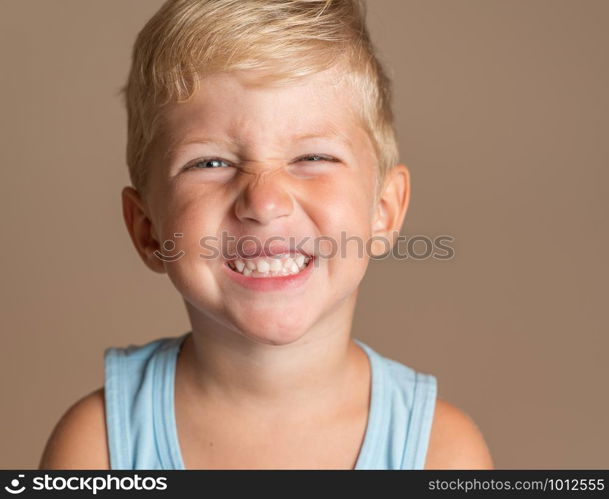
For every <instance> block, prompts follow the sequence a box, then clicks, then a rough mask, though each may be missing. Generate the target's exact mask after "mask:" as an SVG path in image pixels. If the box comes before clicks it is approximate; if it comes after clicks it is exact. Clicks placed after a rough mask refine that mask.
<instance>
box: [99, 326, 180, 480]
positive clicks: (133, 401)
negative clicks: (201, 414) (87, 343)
mask: <svg viewBox="0 0 609 499" xmlns="http://www.w3.org/2000/svg"><path fill="white" fill-rule="evenodd" d="M186 334H188V333H186ZM186 334H184V335H182V336H179V337H165V338H160V339H156V340H154V341H150V342H148V343H146V344H143V345H133V344H131V345H129V346H127V347H109V348H106V350H105V351H104V397H105V415H106V428H107V440H108V450H109V454H110V468H111V469H117V470H121V469H122V470H125V469H129V470H133V469H173V467H174V461H175V456H173V455H172V453H171V447H169V446H168V442H169V441H171V436H172V435H171V434H170V433H169V432H168V430H167V429H168V428H172V427H175V425H173V426H172V423H173V421H166V419H167V411H166V401H167V400H168V399H169V398H170V397H171V399H172V398H173V379H174V373H175V353H176V349H177V347H178V346H179V344H180V343H181V340H182V339H183V338H184V337H185V336H186ZM169 414H170V416H173V415H174V413H173V411H171V412H170V413H169Z"/></svg>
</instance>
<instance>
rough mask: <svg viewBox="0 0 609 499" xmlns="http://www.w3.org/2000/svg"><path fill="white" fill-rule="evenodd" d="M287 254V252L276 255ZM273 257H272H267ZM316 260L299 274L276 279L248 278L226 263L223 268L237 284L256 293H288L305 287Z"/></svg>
mask: <svg viewBox="0 0 609 499" xmlns="http://www.w3.org/2000/svg"><path fill="white" fill-rule="evenodd" d="M280 253H287V252H286V251H282V252H278V253H274V254H280ZM266 256H271V255H266ZM314 263H315V258H314V257H311V259H310V260H309V263H308V264H307V266H306V267H305V268H304V269H302V270H301V271H300V272H299V273H298V274H292V275H282V276H276V277H248V276H245V275H243V274H240V273H238V272H235V271H234V270H232V269H231V268H230V267H229V266H228V262H224V264H223V265H222V267H223V268H224V270H225V271H226V272H228V275H229V277H230V278H231V279H233V281H234V282H236V283H237V284H239V285H241V286H243V287H244V288H248V289H251V290H254V291H286V290H289V289H296V288H299V287H301V286H303V285H304V283H305V282H306V281H307V280H308V279H309V277H310V276H311V273H312V272H313V265H314Z"/></svg>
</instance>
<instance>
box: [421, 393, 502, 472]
mask: <svg viewBox="0 0 609 499" xmlns="http://www.w3.org/2000/svg"><path fill="white" fill-rule="evenodd" d="M425 469H493V461H492V458H491V455H490V452H489V449H488V447H487V445H486V442H485V441H484V437H483V436H482V433H481V432H480V430H479V428H478V426H477V425H476V423H475V422H474V421H473V420H472V418H471V417H470V416H469V415H468V414H466V413H465V412H463V411H462V410H461V409H459V408H457V407H455V406H454V405H452V404H450V403H449V402H447V401H445V400H442V399H440V398H438V399H436V409H435V413H434V417H433V423H432V427H431V436H430V439H429V447H428V450H427V458H426V460H425Z"/></svg>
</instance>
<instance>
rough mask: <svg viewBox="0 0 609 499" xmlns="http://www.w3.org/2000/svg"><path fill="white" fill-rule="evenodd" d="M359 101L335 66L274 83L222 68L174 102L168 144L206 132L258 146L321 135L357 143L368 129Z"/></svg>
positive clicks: (166, 126)
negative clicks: (363, 124) (363, 125)
mask: <svg viewBox="0 0 609 499" xmlns="http://www.w3.org/2000/svg"><path fill="white" fill-rule="evenodd" d="M357 106H358V102H357V101H356V99H354V92H353V91H352V90H351V87H350V86H349V85H348V83H347V80H345V79H342V78H341V77H340V73H337V72H336V71H335V70H328V71H323V72H320V73H315V74H312V75H309V76H306V77H304V78H302V79H299V80H297V81H295V82H281V81H279V82H272V83H268V82H267V83H260V80H259V75H257V74H256V73H252V72H239V73H235V72H233V73H219V74H215V75H211V76H207V77H205V78H203V79H202V80H201V81H200V85H199V88H198V90H197V91H195V93H194V94H193V96H192V97H191V98H190V99H189V100H188V101H186V102H183V103H174V104H171V105H170V106H168V108H167V109H166V111H165V113H164V117H163V122H164V129H165V134H164V135H165V138H166V146H167V148H168V149H172V148H174V147H177V146H178V145H180V144H182V143H184V141H188V140H189V138H193V139H196V138H197V137H196V136H197V135H198V136H200V135H201V134H203V135H205V136H210V135H211V136H215V137H216V138H218V139H221V136H224V137H225V138H230V140H235V141H239V143H240V144H243V145H248V144H250V145H252V146H253V145H255V144H257V143H259V142H264V143H265V144H267V145H268V144H273V143H274V142H277V143H278V144H279V143H281V142H283V141H285V140H290V139H294V138H298V139H302V138H317V137H327V138H330V139H333V140H338V141H341V142H343V143H346V144H350V145H353V142H354V141H359V140H361V139H362V137H361V136H360V135H361V134H362V133H363V129H362V128H361V126H360V120H359V117H358V115H357V113H356V112H355V110H356V109H357Z"/></svg>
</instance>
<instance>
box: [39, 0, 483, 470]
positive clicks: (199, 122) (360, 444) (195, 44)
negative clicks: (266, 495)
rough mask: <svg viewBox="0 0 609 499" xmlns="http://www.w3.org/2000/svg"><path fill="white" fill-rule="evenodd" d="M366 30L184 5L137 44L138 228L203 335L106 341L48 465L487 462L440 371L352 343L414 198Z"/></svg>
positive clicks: (346, 15) (268, 1) (267, 9)
mask: <svg viewBox="0 0 609 499" xmlns="http://www.w3.org/2000/svg"><path fill="white" fill-rule="evenodd" d="M364 18H365V11H364V9H363V5H360V4H359V3H358V2H357V1H355V0H310V1H306V0H296V1H286V0H248V1H243V0H241V1H238V2H235V1H234V0H177V1H175V0H171V1H168V2H166V3H165V4H163V6H162V7H161V9H160V10H159V11H158V12H157V13H156V14H155V15H154V16H153V17H152V18H151V19H150V21H149V22H148V23H147V25H146V26H145V27H144V29H143V30H142V31H141V32H140V34H139V36H138V38H137V40H136V43H135V46H134V51H133V61H132V68H131V72H130V75H129V80H128V83H127V85H126V87H125V89H124V90H125V95H126V101H127V110H128V133H129V136H128V146H127V149H128V151H127V159H128V164H129V172H130V178H131V181H132V184H133V186H128V187H125V188H124V189H123V193H122V201H123V214H124V219H125V222H126V225H127V228H128V230H129V234H130V237H131V239H132V241H133V243H134V245H135V247H136V249H137V251H138V253H139V255H140V256H141V258H142V259H143V261H144V262H145V264H146V265H147V266H148V267H149V268H150V269H151V270H153V271H155V272H159V273H165V272H166V273H167V274H168V276H169V278H170V280H171V281H172V283H173V285H174V286H175V287H176V289H177V290H178V292H179V293H180V294H181V295H182V297H183V298H184V303H185V306H186V310H187V313H188V316H189V319H190V321H191V325H192V329H191V331H189V332H188V333H186V334H183V335H181V336H179V337H177V338H176V337H166V338H161V339H157V340H155V341H151V342H149V343H147V344H145V345H139V346H135V345H130V346H129V347H127V348H108V349H107V350H106V352H105V386H104V387H103V388H101V389H99V390H96V391H95V392H93V393H91V394H89V395H87V396H86V397H84V398H83V399H81V400H79V401H78V402H77V403H75V404H74V405H73V406H72V407H71V408H70V409H69V410H68V411H67V412H66V414H65V415H64V416H63V417H62V418H61V420H60V422H59V423H58V425H57V427H56V428H55V430H54V432H53V434H52V435H51V437H50V438H49V442H48V444H47V447H46V448H45V451H44V453H43V456H42V459H41V463H40V467H41V468H53V469H62V468H63V469H65V468H92V469H93V468H101V469H109V468H111V469H151V468H159V469H171V468H177V469H197V468H201V469H211V468H223V469H238V468H245V469H254V468H272V469H288V468H297V469H305V468H312V469H324V468H326V469H379V468H380V469H407V468H491V467H492V462H491V458H490V455H489V452H488V449H487V447H486V444H485V442H484V439H483V438H482V436H481V434H480V432H479V431H478V429H477V427H476V425H475V424H474V423H473V422H472V420H471V419H470V418H469V417H468V416H467V415H466V414H465V413H463V412H462V411H460V410H459V409H457V408H456V407H454V406H452V405H451V404H449V403H447V402H445V401H443V400H440V399H437V397H436V379H435V377H433V376H431V375H427V374H423V373H417V372H415V371H414V370H412V369H411V368H409V367H407V366H405V365H403V364H400V363H398V362H396V361H393V360H391V359H389V358H386V357H383V356H381V355H380V354H378V353H377V352H375V351H374V350H373V349H372V348H370V347H369V346H368V345H366V344H364V343H363V342H361V341H359V340H352V339H351V338H350V330H351V322H352V318H353V313H354V309H355V304H356V299H357V294H358V286H359V283H360V281H361V280H362V278H363V276H364V273H365V270H366V267H367V264H368V257H369V256H371V255H380V254H382V253H383V252H386V251H387V248H386V246H385V245H384V244H379V241H381V240H382V239H383V238H384V239H385V240H386V241H388V242H389V243H391V242H392V241H394V238H395V236H396V234H397V233H398V232H399V229H400V227H401V225H402V222H403V219H404V216H405V213H406V209H407V206H408V199H409V193H410V182H409V173H408V169H407V168H406V166H404V165H402V164H398V159H397V157H398V152H397V144H396V140H395V134H394V131H393V125H392V113H391V108H390V89H389V81H388V79H387V77H386V76H385V73H384V72H383V69H382V67H381V65H380V63H379V62H378V60H377V59H376V57H375V56H374V51H373V48H372V44H371V42H370V40H369V36H368V33H367V30H366V27H365V21H364ZM345 241H348V243H346V242H345ZM357 241H361V242H364V243H365V247H366V248H367V249H369V250H370V254H371V255H370V254H368V253H367V252H365V254H362V252H361V246H360V245H358V244H355V243H354V242H357Z"/></svg>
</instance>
